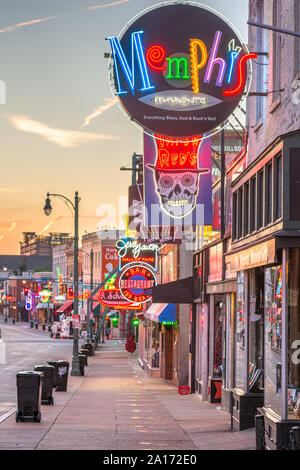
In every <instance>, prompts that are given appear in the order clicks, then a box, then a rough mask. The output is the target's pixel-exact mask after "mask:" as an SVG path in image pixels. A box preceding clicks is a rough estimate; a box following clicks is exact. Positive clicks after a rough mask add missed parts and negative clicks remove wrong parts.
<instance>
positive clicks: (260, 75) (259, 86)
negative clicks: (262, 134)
mask: <svg viewBox="0 0 300 470" xmlns="http://www.w3.org/2000/svg"><path fill="white" fill-rule="evenodd" d="M257 22H258V23H263V22H264V2H263V0H260V1H259V2H258V5H257ZM296 31H298V30H296ZM256 43H257V51H258V52H265V51H264V31H263V29H262V28H256ZM264 62H265V58H264V56H259V60H258V61H257V65H256V90H257V91H258V92H264V91H265V83H264V78H265V77H264V75H265V74H264V69H265V68H266V66H265V64H264ZM264 101H265V98H264V97H263V96H257V97H256V122H257V123H258V122H259V121H261V120H262V119H263V114H264Z"/></svg>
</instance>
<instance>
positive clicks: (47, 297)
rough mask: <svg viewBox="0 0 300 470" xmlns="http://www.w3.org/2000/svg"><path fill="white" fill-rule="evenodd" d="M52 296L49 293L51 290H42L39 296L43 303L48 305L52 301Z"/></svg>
mask: <svg viewBox="0 0 300 470" xmlns="http://www.w3.org/2000/svg"><path fill="white" fill-rule="evenodd" d="M51 295H52V292H51V291H49V290H46V289H44V290H41V291H40V292H39V296H40V299H41V301H42V303H44V304H46V303H48V302H49V301H50V298H51Z"/></svg>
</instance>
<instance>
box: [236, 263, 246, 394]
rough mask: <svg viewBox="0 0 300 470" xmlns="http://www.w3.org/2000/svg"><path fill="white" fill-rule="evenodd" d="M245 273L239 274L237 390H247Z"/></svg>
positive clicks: (237, 297) (237, 299) (237, 298)
mask: <svg viewBox="0 0 300 470" xmlns="http://www.w3.org/2000/svg"><path fill="white" fill-rule="evenodd" d="M245 314H246V305H245V273H244V272H243V271H241V272H238V274H237V292H236V310H235V332H234V333H235V334H234V371H235V378H234V385H235V388H239V389H241V390H244V389H245V361H246V351H245Z"/></svg>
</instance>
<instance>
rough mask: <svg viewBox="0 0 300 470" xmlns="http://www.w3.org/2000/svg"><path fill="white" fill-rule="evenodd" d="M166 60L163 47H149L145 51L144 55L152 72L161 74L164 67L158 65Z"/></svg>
mask: <svg viewBox="0 0 300 470" xmlns="http://www.w3.org/2000/svg"><path fill="white" fill-rule="evenodd" d="M165 58H166V52H165V50H164V48H163V47H161V46H151V47H149V49H148V50H147V53H146V60H147V62H148V64H149V66H150V67H151V68H152V69H153V70H157V71H159V72H162V71H163V70H165V68H166V67H165V65H163V66H160V65H158V64H161V63H162V62H163V61H164V60H165Z"/></svg>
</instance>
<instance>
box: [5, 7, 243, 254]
mask: <svg viewBox="0 0 300 470" xmlns="http://www.w3.org/2000/svg"><path fill="white" fill-rule="evenodd" d="M157 3H158V1H157V0H98V1H97V0H94V1H93V0H63V1H62V0H0V5H1V15H0V80H2V81H4V82H5V84H6V104H0V125H1V141H0V146H1V147H0V148H1V183H0V207H1V211H0V253H2V254H3V253H9V254H18V253H19V241H21V239H22V232H24V231H33V232H37V233H45V234H46V233H48V232H49V231H52V232H55V231H62V232H70V233H72V231H73V217H72V215H71V213H70V211H69V210H68V208H67V207H66V206H65V205H64V204H63V202H61V201H60V200H58V199H56V200H53V201H52V207H53V212H52V215H51V216H50V217H46V216H45V215H44V213H43V205H44V199H45V196H46V193H47V191H50V192H55V193H61V194H64V195H66V196H67V197H69V198H70V199H71V198H72V199H73V197H74V192H75V190H78V191H79V195H80V197H81V198H82V200H81V203H80V231H81V233H83V232H84V231H87V232H91V231H95V230H96V226H97V224H100V225H101V224H102V223H103V224H106V223H107V222H106V221H104V220H102V222H101V216H100V213H99V211H98V213H97V208H99V206H100V205H101V204H112V205H113V206H114V207H115V208H116V210H117V208H118V206H119V197H122V196H123V197H125V198H126V196H127V188H128V185H129V184H130V178H131V174H130V173H129V172H121V171H120V167H121V166H122V165H130V163H131V155H132V153H133V152H136V153H142V133H141V132H140V131H139V130H137V128H136V127H134V126H133V125H132V124H131V123H130V122H129V121H128V120H127V119H126V118H125V117H124V115H123V114H122V113H121V111H120V109H119V108H118V107H117V106H116V105H115V102H114V100H113V98H112V95H111V91H110V87H109V83H108V73H107V59H104V52H109V51H110V50H109V44H108V42H107V41H105V37H107V36H111V35H118V34H119V32H120V30H121V29H122V28H123V26H124V25H125V24H126V23H127V21H128V20H130V19H131V18H132V17H133V16H135V15H136V14H137V13H139V12H140V11H141V10H143V9H145V8H147V7H149V6H151V5H155V4H157ZM159 3H164V2H159ZM199 3H200V2H199ZM201 3H203V4H206V5H209V6H211V7H213V8H216V9H217V10H218V11H220V12H221V13H223V14H224V15H225V16H227V17H228V18H229V19H230V20H231V21H232V22H233V23H234V24H235V25H236V26H237V27H238V29H239V30H240V31H241V33H242V34H243V35H244V37H247V17H248V7H247V4H248V2H247V0H230V1H224V0H206V1H204V0H203V1H202V2H201ZM124 201H125V199H123V207H125V209H122V208H121V214H120V215H122V213H124V211H125V210H126V205H125V206H124ZM108 211H109V212H110V213H111V211H110V210H109V208H108ZM111 222H112V223H113V220H111ZM118 225H119V224H118Z"/></svg>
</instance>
